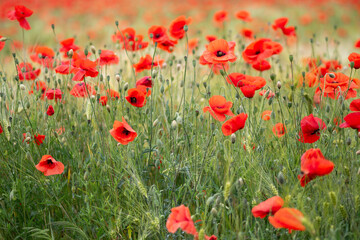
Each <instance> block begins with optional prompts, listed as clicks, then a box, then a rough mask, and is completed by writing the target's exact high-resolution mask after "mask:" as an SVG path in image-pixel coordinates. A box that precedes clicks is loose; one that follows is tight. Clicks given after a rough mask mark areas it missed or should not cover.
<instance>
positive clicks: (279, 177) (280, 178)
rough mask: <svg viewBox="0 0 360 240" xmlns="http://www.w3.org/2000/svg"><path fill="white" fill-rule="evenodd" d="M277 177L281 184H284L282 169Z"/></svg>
mask: <svg viewBox="0 0 360 240" xmlns="http://www.w3.org/2000/svg"><path fill="white" fill-rule="evenodd" d="M277 178H278V181H279V183H280V184H284V183H285V178H284V174H283V173H282V172H281V171H280V172H279V173H278V176H277Z"/></svg>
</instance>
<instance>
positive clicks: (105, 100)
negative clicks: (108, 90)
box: [99, 96, 108, 106]
mask: <svg viewBox="0 0 360 240" xmlns="http://www.w3.org/2000/svg"><path fill="white" fill-rule="evenodd" d="M107 99H108V98H107V96H101V97H100V98H99V103H101V105H103V106H106V104H107Z"/></svg>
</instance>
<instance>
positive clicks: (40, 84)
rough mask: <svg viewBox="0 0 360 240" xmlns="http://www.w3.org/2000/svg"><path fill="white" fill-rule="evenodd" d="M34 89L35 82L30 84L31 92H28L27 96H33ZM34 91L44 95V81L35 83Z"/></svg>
mask: <svg viewBox="0 0 360 240" xmlns="http://www.w3.org/2000/svg"><path fill="white" fill-rule="evenodd" d="M34 87H35V82H33V83H32V84H31V90H30V91H29V94H30V95H31V94H33V93H34ZM35 89H36V91H41V93H45V91H46V89H47V85H46V82H44V81H40V80H38V81H36V88H35Z"/></svg>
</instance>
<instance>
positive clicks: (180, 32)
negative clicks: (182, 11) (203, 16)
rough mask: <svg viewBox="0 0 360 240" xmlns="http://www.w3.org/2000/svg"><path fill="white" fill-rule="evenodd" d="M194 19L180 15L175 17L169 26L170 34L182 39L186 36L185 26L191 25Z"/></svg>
mask: <svg viewBox="0 0 360 240" xmlns="http://www.w3.org/2000/svg"><path fill="white" fill-rule="evenodd" d="M191 21H192V19H191V18H188V19H186V17H185V16H180V17H177V18H176V19H174V20H173V21H172V22H171V24H170V27H169V32H170V35H171V36H172V37H173V38H175V39H182V38H183V37H184V36H185V30H184V26H185V25H189V24H190V23H191Z"/></svg>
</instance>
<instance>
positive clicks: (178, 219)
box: [166, 205, 197, 235]
mask: <svg viewBox="0 0 360 240" xmlns="http://www.w3.org/2000/svg"><path fill="white" fill-rule="evenodd" d="M166 228H167V230H168V231H169V232H171V233H175V232H176V231H177V230H178V229H179V228H180V229H181V230H182V231H184V232H186V233H188V234H192V235H196V234H197V231H196V228H195V225H194V222H193V220H192V219H191V215H190V210H189V208H187V207H185V206H184V205H181V206H179V207H175V208H172V209H171V213H170V215H169V217H168V219H167V221H166Z"/></svg>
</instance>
